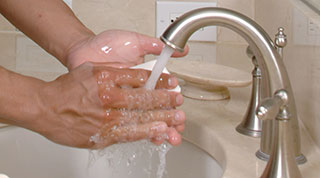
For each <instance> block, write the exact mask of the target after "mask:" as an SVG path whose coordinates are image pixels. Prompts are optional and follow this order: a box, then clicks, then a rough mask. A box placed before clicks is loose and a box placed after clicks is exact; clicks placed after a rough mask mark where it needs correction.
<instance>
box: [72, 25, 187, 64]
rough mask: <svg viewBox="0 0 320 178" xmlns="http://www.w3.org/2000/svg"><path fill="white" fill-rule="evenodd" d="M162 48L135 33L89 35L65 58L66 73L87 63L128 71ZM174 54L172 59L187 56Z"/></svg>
mask: <svg viewBox="0 0 320 178" xmlns="http://www.w3.org/2000/svg"><path fill="white" fill-rule="evenodd" d="M163 47H164V44H163V43H162V42H161V41H160V40H159V39H157V38H153V37H149V36H146V35H142V34H139V33H135V32H129V31H121V30H110V31H105V32H102V33H100V34H98V35H92V36H89V37H87V38H85V39H84V40H82V41H79V42H77V43H76V44H74V45H73V46H72V47H71V48H70V49H69V50H68V53H67V55H66V58H67V59H66V61H67V67H68V68H69V70H71V69H73V68H75V67H77V66H79V65H80V64H82V63H84V62H86V61H91V62H99V63H108V65H109V66H110V65H112V67H122V68H123V67H125V68H128V67H131V66H135V65H138V64H140V63H142V62H143V61H144V56H145V55H147V54H154V55H159V54H160V53H161V51H162V48H163ZM187 51H188V49H187V48H186V50H185V52H184V53H178V52H175V53H174V54H173V57H181V56H184V55H186V54H187Z"/></svg>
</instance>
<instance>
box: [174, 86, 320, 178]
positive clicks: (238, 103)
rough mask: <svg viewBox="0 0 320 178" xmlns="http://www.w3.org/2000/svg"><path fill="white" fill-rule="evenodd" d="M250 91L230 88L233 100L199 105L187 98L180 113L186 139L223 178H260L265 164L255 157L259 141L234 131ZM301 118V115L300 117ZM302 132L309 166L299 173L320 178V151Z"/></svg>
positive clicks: (309, 177) (303, 131)
mask: <svg viewBox="0 0 320 178" xmlns="http://www.w3.org/2000/svg"><path fill="white" fill-rule="evenodd" d="M250 89H251V87H246V88H231V89H230V94H231V99H230V100H222V101H200V100H193V99H188V98H185V103H184V105H183V106H181V107H180V109H182V110H184V111H185V113H186V117H187V122H186V129H185V131H184V133H183V136H184V138H185V139H186V140H188V141H190V142H192V143H194V144H196V145H198V146H199V147H200V148H202V149H203V150H205V151H206V152H208V153H209V154H210V155H212V156H213V157H214V158H215V159H216V160H217V161H218V162H219V163H220V165H221V166H222V168H223V170H224V174H223V178H255V177H260V176H261V174H262V172H263V170H264V168H265V166H266V162H264V161H261V160H260V159H258V158H257V157H256V156H255V153H256V151H257V150H258V149H259V144H260V139H257V138H252V137H248V136H244V135H241V134H239V133H238V132H237V131H236V130H235V128H236V126H237V125H238V124H239V123H240V122H241V121H242V118H243V115H244V114H245V112H246V109H247V105H248V103H249V99H250ZM298 114H299V113H298ZM300 128H301V142H302V153H303V154H304V155H305V156H306V157H307V159H308V161H307V163H305V164H303V165H300V166H299V169H300V172H301V174H302V176H303V177H305V178H319V177H320V171H319V170H320V150H319V148H318V147H317V146H316V145H315V144H314V142H313V140H312V139H311V138H310V136H309V135H308V134H307V132H306V130H305V129H304V128H303V126H302V125H301V126H300Z"/></svg>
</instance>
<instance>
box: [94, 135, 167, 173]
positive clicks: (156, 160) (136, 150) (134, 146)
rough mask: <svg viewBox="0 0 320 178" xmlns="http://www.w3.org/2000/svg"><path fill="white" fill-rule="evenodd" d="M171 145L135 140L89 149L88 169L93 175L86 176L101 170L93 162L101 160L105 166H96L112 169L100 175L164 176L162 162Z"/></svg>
mask: <svg viewBox="0 0 320 178" xmlns="http://www.w3.org/2000/svg"><path fill="white" fill-rule="evenodd" d="M171 147H172V146H171V145H168V144H162V145H161V146H156V145H154V144H152V143H151V142H149V141H147V140H141V141H137V142H130V143H125V144H115V145H111V146H109V147H107V148H105V149H102V150H90V152H89V161H88V171H89V172H90V171H91V173H93V175H91V176H89V175H88V177H97V176H96V175H95V173H96V172H99V171H101V169H95V168H96V167H95V163H96V162H98V163H101V161H103V162H104V164H102V165H105V166H107V167H104V166H102V167H99V164H98V168H102V169H104V170H105V169H106V168H107V169H108V170H112V171H111V172H105V174H100V177H105V178H107V177H120V178H123V177H126V178H130V177H131V178H138V177H139V178H163V177H166V176H167V172H166V169H165V164H163V163H165V161H166V158H165V155H166V153H167V152H168V151H169V149H170V148H171ZM102 158H103V159H102ZM100 165H101V164H100ZM141 168H142V169H141Z"/></svg>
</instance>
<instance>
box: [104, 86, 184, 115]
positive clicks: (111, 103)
mask: <svg viewBox="0 0 320 178" xmlns="http://www.w3.org/2000/svg"><path fill="white" fill-rule="evenodd" d="M100 99H101V102H102V104H103V105H104V106H105V107H106V108H110V107H111V108H117V109H120V108H127V109H139V110H151V109H163V108H165V109H168V108H174V107H176V106H180V105H181V104H182V103H183V97H182V95H181V94H180V93H176V92H169V91H167V90H146V89H143V88H137V89H112V90H103V91H100Z"/></svg>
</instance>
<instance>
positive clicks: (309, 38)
mask: <svg viewBox="0 0 320 178" xmlns="http://www.w3.org/2000/svg"><path fill="white" fill-rule="evenodd" d="M293 42H294V44H296V45H316V46H320V28H319V26H318V24H315V23H314V22H312V20H311V19H310V18H308V17H306V16H305V15H304V14H303V13H302V12H300V11H299V10H298V9H294V10H293Z"/></svg>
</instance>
